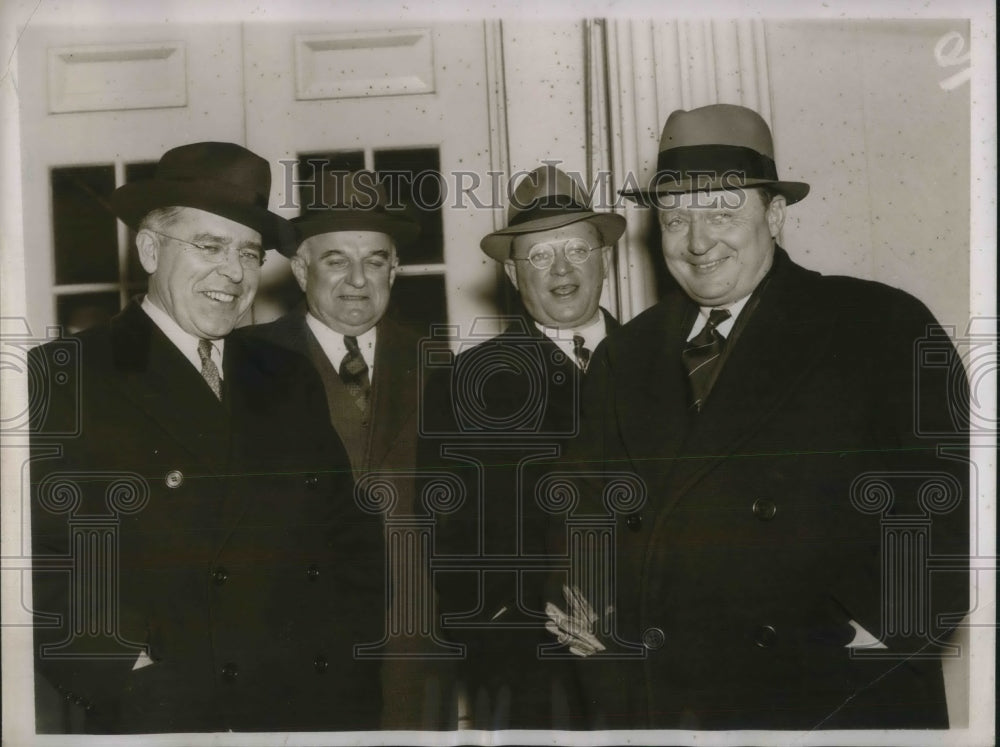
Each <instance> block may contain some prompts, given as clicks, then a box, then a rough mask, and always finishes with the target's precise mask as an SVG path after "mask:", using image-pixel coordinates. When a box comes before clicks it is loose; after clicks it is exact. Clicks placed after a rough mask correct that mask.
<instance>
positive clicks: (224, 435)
mask: <svg viewBox="0 0 1000 747" xmlns="http://www.w3.org/2000/svg"><path fill="white" fill-rule="evenodd" d="M111 346H112V354H113V358H114V366H115V371H116V373H117V374H118V375H119V376H120V377H121V393H122V395H123V396H125V397H127V398H128V399H129V400H130V401H131V402H132V403H133V404H134V405H135V406H137V407H138V408H140V409H141V410H143V411H144V412H146V413H147V414H148V415H149V416H150V417H151V418H152V419H153V420H155V421H156V422H157V424H159V425H160V426H161V427H162V428H163V429H164V430H165V431H166V432H167V433H168V434H169V435H170V436H171V438H172V439H173V441H174V442H175V443H176V444H178V445H179V446H181V447H182V448H184V449H186V450H187V451H189V452H190V453H191V455H192V456H194V457H195V458H196V459H198V460H199V461H200V462H201V463H202V464H204V465H205V467H206V468H207V469H210V470H215V469H217V468H219V467H221V466H224V465H225V464H226V460H227V458H228V455H229V435H230V424H229V413H228V411H227V409H226V408H225V407H224V406H223V404H222V403H221V402H219V400H218V399H216V397H215V395H214V394H212V391H211V389H209V388H208V385H207V384H206V383H205V380H204V379H203V378H202V377H201V374H200V373H199V372H198V371H197V370H195V368H194V366H192V365H191V362H190V361H189V360H188V359H187V358H185V357H184V355H183V353H181V351H180V350H178V349H177V348H176V347H175V346H174V344H173V343H172V342H170V340H168V339H167V337H166V335H164V334H163V332H161V331H160V329H159V328H158V327H157V326H156V325H155V324H154V323H153V321H152V320H151V319H150V318H149V317H148V316H147V315H146V313H145V312H144V311H143V310H142V309H141V308H140V307H139V304H138V303H137V302H135V301H132V302H130V303H129V305H128V306H127V307H126V308H125V310H124V311H123V312H122V313H121V314H120V315H118V316H117V317H115V319H114V320H113V321H112V324H111Z"/></svg>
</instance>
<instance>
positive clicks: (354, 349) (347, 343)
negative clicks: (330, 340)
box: [338, 335, 371, 412]
mask: <svg viewBox="0 0 1000 747" xmlns="http://www.w3.org/2000/svg"><path fill="white" fill-rule="evenodd" d="M344 347H345V348H347V355H345V356H344V360H342V361H341V362H340V371H338V373H339V374H340V380H341V381H343V382H344V386H346V387H347V391H348V392H349V393H350V395H351V396H352V397H353V398H354V402H355V404H357V406H358V409H359V410H361V412H367V410H368V398H369V395H370V394H371V380H370V379H369V378H368V364H367V363H365V357H364V356H363V355H361V348H360V347H358V338H357V337H354V336H353V335H344Z"/></svg>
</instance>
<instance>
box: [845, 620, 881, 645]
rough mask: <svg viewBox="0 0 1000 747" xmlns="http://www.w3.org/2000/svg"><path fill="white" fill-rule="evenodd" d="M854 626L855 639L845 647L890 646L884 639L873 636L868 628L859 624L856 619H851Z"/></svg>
mask: <svg viewBox="0 0 1000 747" xmlns="http://www.w3.org/2000/svg"><path fill="white" fill-rule="evenodd" d="M849 622H850V624H851V627H852V628H854V640H853V641H851V642H850V643H848V644H847V645H846V646H844V648H888V646H886V645H885V644H884V643H882V641H880V640H879V639H878V638H876V637H875V636H873V635H872V634H871V633H869V632H868V631H867V630H865V629H864V628H862V627H861V626H860V625H858V623H857V622H855V621H854V620H850V621H849Z"/></svg>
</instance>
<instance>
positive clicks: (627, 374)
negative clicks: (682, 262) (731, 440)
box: [612, 293, 697, 482]
mask: <svg viewBox="0 0 1000 747" xmlns="http://www.w3.org/2000/svg"><path fill="white" fill-rule="evenodd" d="M656 313H657V316H656V317H655V318H653V319H652V320H650V323H651V327H650V329H649V330H648V331H646V332H645V334H644V335H643V336H642V340H643V342H644V344H643V345H642V346H641V347H639V346H635V345H632V346H630V348H629V349H628V354H627V355H625V354H623V352H624V351H623V350H622V349H621V348H617V349H616V350H615V353H616V354H615V356H614V358H613V360H612V365H613V366H614V368H615V374H614V380H615V382H617V384H618V386H619V387H620V388H619V390H618V391H617V392H616V399H617V400H618V402H619V403H621V404H620V407H619V417H618V427H619V429H620V431H621V433H622V438H623V440H624V442H625V447H626V450H627V452H628V454H629V456H630V457H631V458H632V459H633V460H634V461H635V462H637V463H638V464H640V465H642V466H643V471H644V472H646V473H647V474H649V475H650V476H651V477H654V478H656V479H657V482H660V481H662V480H663V479H664V478H665V477H666V476H667V475H668V474H669V473H670V471H671V470H672V469H673V466H674V463H675V462H676V460H677V458H678V456H679V452H680V448H681V445H682V444H683V442H684V438H685V435H686V431H687V422H688V419H689V417H690V416H689V413H688V384H687V378H686V376H685V373H684V368H683V365H682V364H681V351H682V350H683V348H684V343H685V338H686V333H687V330H689V329H690V327H691V325H692V324H693V323H694V317H695V315H696V314H697V307H696V306H695V305H694V304H692V303H691V302H690V301H688V299H687V297H685V296H683V294H681V293H677V294H675V295H672V296H670V297H668V298H667V299H665V300H664V301H663V302H662V306H661V307H660V309H659V310H658V311H657V312H656Z"/></svg>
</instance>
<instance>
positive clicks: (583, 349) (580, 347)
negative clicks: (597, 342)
mask: <svg viewBox="0 0 1000 747" xmlns="http://www.w3.org/2000/svg"><path fill="white" fill-rule="evenodd" d="M583 343H584V339H583V336H582V335H573V355H575V356H576V360H577V363H579V364H580V368H581V369H582V370H583V372H584V373H587V366H589V365H590V348H588V347H587V346H586V345H584V344H583Z"/></svg>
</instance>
